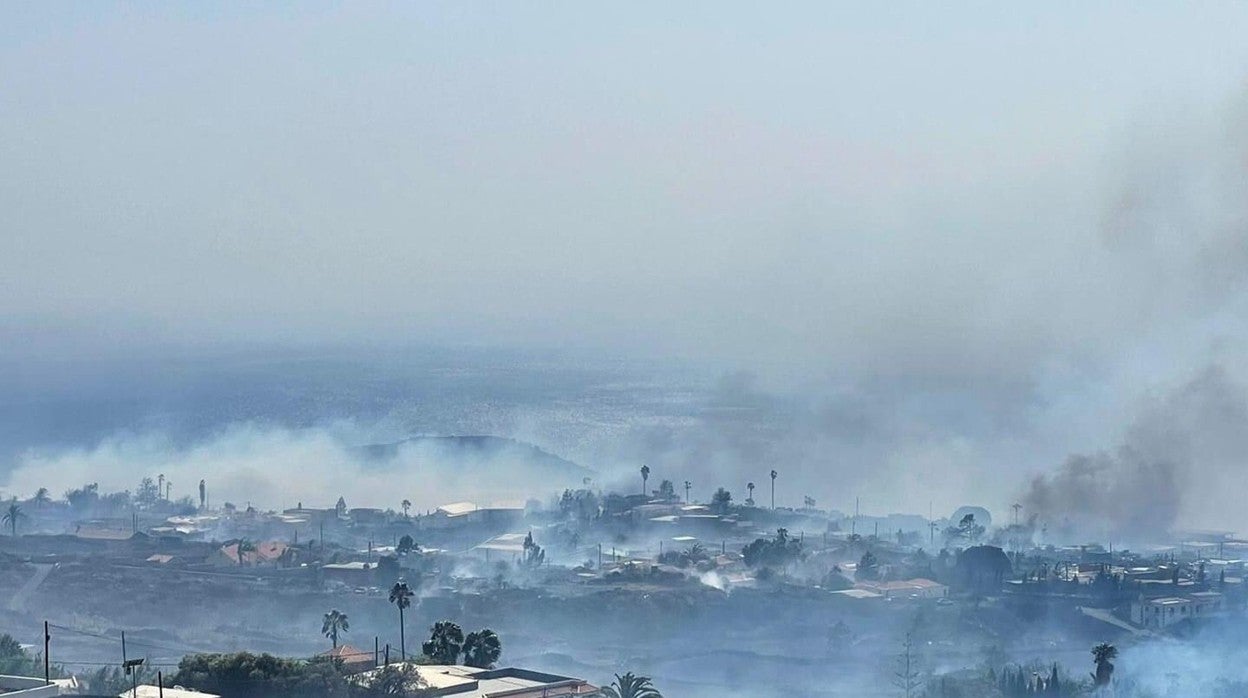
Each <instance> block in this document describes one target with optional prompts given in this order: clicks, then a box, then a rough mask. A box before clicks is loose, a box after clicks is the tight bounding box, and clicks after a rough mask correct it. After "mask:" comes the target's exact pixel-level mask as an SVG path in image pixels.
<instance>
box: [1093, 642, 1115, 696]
mask: <svg viewBox="0 0 1248 698" xmlns="http://www.w3.org/2000/svg"><path fill="white" fill-rule="evenodd" d="M1117 656H1118V648H1117V647H1114V646H1113V645H1111V644H1109V643H1108V642H1102V643H1101V644H1099V645H1097V646H1096V647H1093V648H1092V661H1093V662H1094V663H1095V664H1096V673H1095V674H1093V675H1092V680H1093V682H1094V683H1095V684H1096V686H1098V687H1100V686H1108V685H1109V680H1110V679H1112V678H1113V677H1114V664H1113V661H1112V660H1113V659H1114V658H1115V657H1117Z"/></svg>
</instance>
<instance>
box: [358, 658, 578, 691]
mask: <svg viewBox="0 0 1248 698" xmlns="http://www.w3.org/2000/svg"><path fill="white" fill-rule="evenodd" d="M391 666H394V665H391ZM408 666H411V667H412V668H414V669H415V670H416V671H417V672H419V673H420V678H421V679H422V682H423V683H424V685H425V689H424V690H426V691H428V692H429V695H433V696H444V695H454V696H456V698H491V697H493V696H507V698H561V697H563V696H591V695H597V692H598V688H597V687H596V686H592V685H590V684H589V683H588V682H587V681H585V680H584V679H575V678H571V677H568V676H558V675H556V674H547V673H545V672H540V671H530V670H528V669H515V668H510V667H509V668H505V669H477V668H474V667H470V666H460V665H449V664H448V665H417V664H409V665H408ZM378 671H381V669H374V670H373V671H368V672H364V673H363V674H357V675H356V676H355V677H354V678H355V680H356V681H359V682H361V683H363V684H365V685H367V681H368V680H369V679H370V678H371V677H372V676H373V675H374V674H375V673H376V672H378Z"/></svg>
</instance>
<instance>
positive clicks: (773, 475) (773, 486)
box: [771, 470, 776, 509]
mask: <svg viewBox="0 0 1248 698" xmlns="http://www.w3.org/2000/svg"><path fill="white" fill-rule="evenodd" d="M771 508H772V509H775V508H776V471H774V470H773V471H771Z"/></svg>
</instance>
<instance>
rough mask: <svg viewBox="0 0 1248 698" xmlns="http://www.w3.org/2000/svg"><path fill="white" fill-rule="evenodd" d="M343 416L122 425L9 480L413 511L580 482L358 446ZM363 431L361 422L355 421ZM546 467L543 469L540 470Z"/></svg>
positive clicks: (24, 487) (507, 498) (527, 465)
mask: <svg viewBox="0 0 1248 698" xmlns="http://www.w3.org/2000/svg"><path fill="white" fill-rule="evenodd" d="M352 432H353V429H352V426H351V425H349V424H346V423H343V424H338V425H336V426H334V427H326V428H308V429H289V428H280V427H273V426H264V425H259V424H255V423H242V424H233V425H229V426H227V427H226V428H224V429H223V430H222V431H221V432H220V433H219V434H218V435H216V436H214V437H211V438H207V439H203V440H200V441H196V442H193V443H190V444H184V445H178V444H175V443H173V442H172V441H171V440H170V439H169V438H167V437H166V436H164V435H162V434H160V433H145V434H119V435H114V436H110V437H108V438H105V439H103V440H102V441H101V442H100V443H99V444H98V445H97V446H95V447H93V448H79V449H67V450H63V451H57V452H53V453H43V454H36V453H28V454H26V455H25V456H23V457H22V458H20V459H19V461H18V464H17V466H16V468H15V469H14V470H13V471H12V473H11V474H10V476H9V478H8V482H7V489H8V491H9V492H12V493H14V494H21V495H23V496H29V494H30V493H33V492H34V491H35V490H37V489H38V488H39V487H47V488H48V489H49V490H50V491H52V492H53V493H54V494H59V493H61V492H63V491H65V490H67V489H69V488H72V487H79V486H81V485H82V484H84V483H90V482H98V483H99V484H100V487H101V489H102V490H105V491H114V490H131V491H133V490H134V489H135V487H136V485H137V484H138V482H139V480H140V479H141V478H143V477H151V478H155V477H156V476H157V475H158V474H164V476H165V477H166V479H167V480H168V481H171V482H172V483H173V496H174V498H177V497H180V496H184V495H190V496H192V497H197V496H198V493H197V488H198V483H199V481H200V479H203V480H205V481H206V485H207V489H208V495H209V498H210V500H211V503H212V504H214V505H218V506H219V505H220V504H222V503H224V502H226V501H229V502H232V503H234V504H236V505H238V506H243V505H244V504H246V503H248V502H250V503H251V504H253V505H254V506H256V507H257V508H260V509H280V508H287V507H294V506H295V505H296V504H297V503H299V502H303V503H304V504H305V505H307V506H333V504H334V502H335V501H337V499H338V497H339V496H342V497H344V498H345V499H346V501H347V504H348V505H349V506H352V507H356V506H364V507H380V508H390V509H396V510H397V509H399V508H400V506H399V505H400V502H402V500H404V499H407V500H410V501H411V502H412V505H413V509H414V510H415V511H422V510H428V509H432V508H434V507H437V506H438V505H441V504H446V503H448V502H451V501H462V500H467V501H474V502H476V503H478V504H482V505H488V504H494V503H523V502H524V500H525V499H526V498H528V497H540V498H541V499H542V500H543V501H544V500H545V499H547V498H548V496H549V494H550V493H551V492H552V491H554V490H555V489H557V488H559V487H562V486H566V485H571V484H577V483H576V482H574V480H575V478H572V477H568V478H564V479H562V480H561V479H551V478H550V477H549V474H548V473H545V472H543V471H540V470H535V469H534V468H533V467H531V466H532V463H531V462H526V460H525V459H524V458H520V457H516V456H515V455H514V454H510V455H499V456H485V457H482V456H480V455H477V454H472V453H465V454H463V455H461V456H456V455H455V454H453V453H448V452H447V451H446V450H445V449H440V448H435V447H433V446H430V445H427V444H422V443H417V444H414V445H406V444H405V445H403V446H401V447H399V449H398V452H397V454H395V455H394V456H393V458H392V459H389V460H384V461H376V460H373V459H369V458H366V457H365V456H364V455H363V454H362V453H361V452H360V451H359V450H358V448H357V447H358V446H360V445H362V443H363V442H361V441H350V440H346V439H344V437H343V434H345V433H352ZM354 432H355V433H356V434H357V437H358V435H361V434H363V433H364V432H363V431H362V430H354ZM535 473H541V476H535Z"/></svg>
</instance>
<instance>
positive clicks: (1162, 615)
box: [1131, 591, 1223, 628]
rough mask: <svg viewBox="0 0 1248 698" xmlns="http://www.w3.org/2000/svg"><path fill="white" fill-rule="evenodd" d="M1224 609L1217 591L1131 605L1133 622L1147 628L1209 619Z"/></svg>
mask: <svg viewBox="0 0 1248 698" xmlns="http://www.w3.org/2000/svg"><path fill="white" fill-rule="evenodd" d="M1222 609H1223V602H1222V595H1221V594H1219V593H1218V592H1216V591H1198V592H1194V593H1192V594H1188V595H1186V596H1162V597H1160V598H1156V599H1140V600H1138V601H1135V602H1134V603H1132V604H1131V622H1133V623H1135V624H1136V625H1139V626H1143V627H1145V628H1165V627H1167V626H1170V625H1173V624H1174V623H1178V622H1180V621H1184V620H1188V619H1189V618H1207V617H1209V616H1211V615H1214V614H1216V613H1219V612H1221V611H1222Z"/></svg>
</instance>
